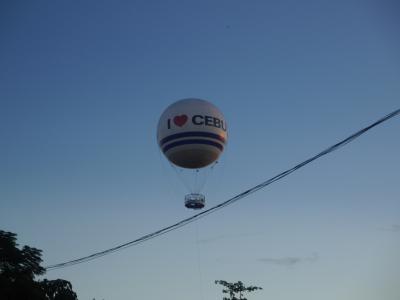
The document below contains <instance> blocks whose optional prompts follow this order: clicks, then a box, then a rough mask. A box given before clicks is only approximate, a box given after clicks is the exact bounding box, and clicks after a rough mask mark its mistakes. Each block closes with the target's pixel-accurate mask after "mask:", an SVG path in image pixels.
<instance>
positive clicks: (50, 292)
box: [0, 230, 78, 300]
mask: <svg viewBox="0 0 400 300" xmlns="http://www.w3.org/2000/svg"><path fill="white" fill-rule="evenodd" d="M41 255H42V251H41V250H39V249H36V248H31V247H29V246H24V247H22V249H19V248H18V244H17V235H16V234H15V233H12V232H6V231H3V230H0V299H1V300H16V299H29V300H77V299H78V298H77V296H76V294H75V292H74V291H73V290H72V285H71V283H70V282H68V281H66V280H62V279H57V280H43V281H35V276H38V275H43V274H44V273H45V272H46V270H45V269H44V268H43V267H42V266H41V265H40V264H41V262H42V258H41Z"/></svg>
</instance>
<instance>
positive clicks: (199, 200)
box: [185, 193, 206, 209]
mask: <svg viewBox="0 0 400 300" xmlns="http://www.w3.org/2000/svg"><path fill="white" fill-rule="evenodd" d="M205 202H206V197H204V195H202V194H197V193H193V194H188V195H186V196H185V206H186V207H187V208H190V209H202V208H203V207H204V205H205Z"/></svg>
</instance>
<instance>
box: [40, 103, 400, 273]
mask: <svg viewBox="0 0 400 300" xmlns="http://www.w3.org/2000/svg"><path fill="white" fill-rule="evenodd" d="M399 114H400V109H397V110H395V111H393V112H391V113H390V114H388V115H386V116H384V117H382V118H381V119H379V120H377V121H376V122H374V123H372V124H370V125H369V126H367V127H365V128H363V129H361V130H359V131H357V132H355V133H354V134H352V135H350V136H349V137H347V138H345V139H344V140H342V141H340V142H338V143H336V144H334V145H332V146H330V147H328V148H326V149H325V150H323V151H321V152H320V153H318V154H316V155H314V156H312V157H311V158H309V159H307V160H305V161H303V162H301V163H299V164H297V165H295V166H294V167H292V168H290V169H288V170H286V171H284V172H282V173H279V174H278V175H276V176H274V177H272V178H270V179H268V180H266V181H264V182H262V183H260V184H258V185H256V186H254V187H252V188H250V189H248V190H246V191H244V192H242V193H240V194H238V195H236V196H234V197H232V198H230V199H228V200H226V201H224V202H221V203H220V204H217V205H215V206H213V207H211V208H208V209H206V210H203V211H202V212H200V213H197V214H195V215H193V216H191V217H189V218H186V219H183V220H181V221H179V222H177V223H175V224H172V225H170V226H167V227H164V228H161V229H159V230H157V231H154V232H152V233H149V234H146V235H144V236H142V237H139V238H137V239H135V240H132V241H129V242H126V243H124V244H121V245H118V246H115V247H112V248H109V249H106V250H103V251H99V252H96V253H93V254H90V255H87V256H84V257H81V258H77V259H73V260H70V261H66V262H63V263H58V264H53V265H49V266H46V267H45V268H46V270H48V271H49V270H54V269H60V268H65V267H69V266H73V265H77V264H81V263H84V262H88V261H91V260H93V259H96V258H99V257H102V256H105V255H108V254H111V253H113V252H116V251H120V250H122V249H125V248H128V247H132V246H135V245H138V244H140V243H143V242H145V241H147V240H150V239H153V238H155V237H158V236H160V235H163V234H166V233H168V232H170V231H173V230H176V229H178V228H180V227H183V226H185V225H187V224H189V223H192V222H194V221H196V220H198V219H200V218H203V217H205V216H207V215H209V214H211V213H213V212H215V211H217V210H219V209H222V208H224V207H226V206H228V205H231V204H233V203H235V202H237V201H239V200H241V199H243V198H245V197H247V196H249V195H250V194H253V193H255V192H257V191H258V190H260V189H263V188H265V187H266V186H268V185H270V184H272V183H274V182H276V181H278V180H281V179H282V178H284V177H286V176H288V175H290V174H291V173H293V172H295V171H297V170H298V169H300V168H302V167H304V166H305V165H307V164H309V163H311V162H313V161H314V160H316V159H318V158H320V157H322V156H324V155H327V154H329V153H331V152H333V151H336V150H338V149H339V148H341V147H343V146H345V145H346V144H348V143H350V142H352V141H353V140H355V139H356V138H358V137H359V136H361V135H363V134H364V133H366V132H367V131H369V130H370V129H372V128H374V127H375V126H378V125H379V124H381V123H383V122H385V121H387V120H389V119H391V118H393V117H395V116H397V115H399Z"/></svg>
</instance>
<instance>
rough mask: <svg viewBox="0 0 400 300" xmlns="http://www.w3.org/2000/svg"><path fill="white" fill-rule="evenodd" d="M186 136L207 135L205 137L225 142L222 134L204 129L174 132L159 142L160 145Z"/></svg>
mask: <svg viewBox="0 0 400 300" xmlns="http://www.w3.org/2000/svg"><path fill="white" fill-rule="evenodd" d="M186 137H207V138H212V139H216V140H218V141H220V142H222V143H224V144H225V142H226V140H225V138H224V137H223V136H221V135H219V134H215V133H211V132H204V131H187V132H182V133H176V134H171V135H169V136H167V137H165V138H163V139H162V140H161V142H160V145H161V146H162V145H164V144H165V143H168V142H170V141H173V140H176V139H180V138H186Z"/></svg>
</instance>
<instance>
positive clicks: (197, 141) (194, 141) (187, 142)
mask: <svg viewBox="0 0 400 300" xmlns="http://www.w3.org/2000/svg"><path fill="white" fill-rule="evenodd" d="M194 144H200V145H209V146H213V147H216V148H218V149H219V150H220V151H222V150H224V146H222V145H221V144H220V143H216V142H213V141H210V140H203V139H191V140H182V141H177V142H174V143H171V144H168V145H167V146H165V147H164V148H163V152H164V153H165V152H167V151H168V150H170V149H172V148H175V147H178V146H182V145H194Z"/></svg>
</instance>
